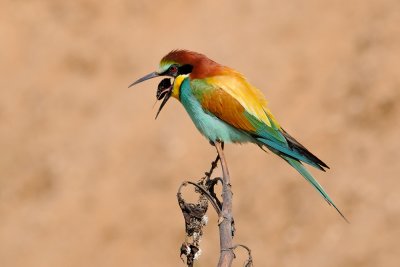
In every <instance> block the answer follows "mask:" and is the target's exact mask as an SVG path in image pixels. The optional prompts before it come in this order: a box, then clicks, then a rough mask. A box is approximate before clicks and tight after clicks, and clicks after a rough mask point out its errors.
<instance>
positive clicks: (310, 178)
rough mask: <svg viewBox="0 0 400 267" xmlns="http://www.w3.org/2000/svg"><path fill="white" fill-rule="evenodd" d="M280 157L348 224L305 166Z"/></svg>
mask: <svg viewBox="0 0 400 267" xmlns="http://www.w3.org/2000/svg"><path fill="white" fill-rule="evenodd" d="M279 156H280V157H281V158H283V159H284V160H285V161H286V162H287V163H289V164H290V165H291V166H292V167H293V168H295V169H296V170H297V171H298V172H299V173H300V174H301V175H302V176H303V177H304V178H305V179H306V180H307V181H308V182H309V183H310V184H311V185H312V186H313V187H314V188H315V189H316V190H317V191H318V192H319V193H320V194H321V196H322V197H323V198H324V199H325V200H326V202H328V204H329V205H331V206H333V207H334V208H335V209H336V210H337V212H338V213H339V214H340V216H342V217H343V219H344V220H345V221H346V222H349V221H348V220H347V219H346V217H345V216H344V215H343V213H342V212H341V211H340V210H339V209H338V208H337V207H336V205H335V203H333V200H332V199H331V198H330V197H329V195H328V194H327V193H326V192H325V190H324V189H323V188H322V186H321V185H320V184H319V183H318V182H317V180H315V178H314V177H313V176H312V175H311V173H309V172H308V171H307V169H306V168H305V167H304V166H303V164H301V162H300V161H298V160H295V159H293V158H291V157H288V156H286V155H282V154H281V155H279Z"/></svg>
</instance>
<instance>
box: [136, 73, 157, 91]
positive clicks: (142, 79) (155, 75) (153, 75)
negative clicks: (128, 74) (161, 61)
mask: <svg viewBox="0 0 400 267" xmlns="http://www.w3.org/2000/svg"><path fill="white" fill-rule="evenodd" d="M158 76H160V74H158V72H152V73H149V74H147V75H146V76H144V77H142V78H140V79H139V80H137V81H136V82H134V83H132V84H131V85H129V86H128V88H129V87H132V86H134V85H135V84H138V83H141V82H144V81H146V80H149V79H153V78H156V77H158Z"/></svg>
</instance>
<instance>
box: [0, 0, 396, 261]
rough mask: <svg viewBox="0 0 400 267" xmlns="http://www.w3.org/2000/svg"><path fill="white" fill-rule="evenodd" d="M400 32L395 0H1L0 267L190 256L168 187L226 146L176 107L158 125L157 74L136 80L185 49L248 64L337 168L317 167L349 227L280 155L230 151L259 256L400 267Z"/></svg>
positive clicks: (298, 131)
mask: <svg viewBox="0 0 400 267" xmlns="http://www.w3.org/2000/svg"><path fill="white" fill-rule="evenodd" d="M399 25H400V2H399V1H398V0H352V1H348V0H342V1H339V0H335V1H328V0H326V1H317V0H314V1H313V0H309V1H306V0H304V1H294V0H293V1H278V0H268V1H265V0H254V1H211V0H210V1H183V0H182V1H135V0H129V1H128V0H116V1H107V2H106V1H103V3H100V2H99V1H94V0H93V1H90V0H87V1H84V0H81V1H58V0H52V1H50V0H49V1H6V0H3V1H1V2H0V77H1V78H0V151H1V152H0V266H2V267H18V266H32V267H46V266H58V267H64V266H96V267H103V266H120V267H123V266H183V264H182V263H181V262H180V259H179V257H178V249H179V247H180V244H181V242H182V240H183V237H184V234H183V218H182V217H181V214H180V210H179V208H178V205H177V203H176V198H175V193H176V190H177V187H178V186H179V184H180V182H181V181H182V180H184V179H197V178H198V177H200V176H201V174H202V172H203V171H205V170H206V169H207V168H208V167H209V162H210V160H211V159H212V158H214V155H215V151H214V149H213V148H212V147H211V146H209V145H208V142H207V141H206V140H205V139H204V138H203V137H202V136H201V135H200V134H198V133H197V131H196V129H195V128H194V126H193V125H192V123H191V121H190V120H189V117H188V116H187V115H186V114H185V111H184V109H183V108H182V107H181V106H180V104H179V103H178V102H177V101H171V102H169V104H168V105H167V107H166V108H165V110H164V111H163V113H161V115H160V117H159V119H158V120H157V121H154V116H155V113H156V109H152V105H153V103H154V101H155V89H156V86H157V84H158V80H153V81H149V82H147V83H145V84H142V85H140V86H137V87H136V88H132V89H127V85H128V84H130V83H131V82H132V81H134V80H135V79H136V78H139V77H141V76H142V75H144V74H147V73H148V72H150V71H154V70H156V69H157V66H158V62H159V59H160V58H161V57H162V56H163V55H164V54H166V53H167V52H168V51H170V50H172V49H175V48H186V49H192V50H195V51H199V52H203V53H205V54H207V55H209V56H210V57H211V58H213V59H215V60H216V61H218V62H221V63H223V64H225V65H229V66H231V67H234V68H236V69H238V70H239V71H241V72H243V73H244V74H245V75H246V76H247V77H248V78H249V80H250V81H251V82H252V83H253V84H254V85H256V86H257V87H259V88H260V89H262V91H263V92H264V93H265V94H266V95H267V97H268V99H269V100H270V107H271V109H272V111H273V113H274V114H275V115H276V117H277V118H278V119H279V120H280V122H281V124H282V125H283V126H284V127H285V129H286V130H287V131H288V132H290V133H291V134H292V135H293V136H295V137H296V138H297V139H299V140H300V141H301V142H302V143H303V144H305V145H306V146H307V147H308V148H309V149H310V150H311V151H313V152H314V153H315V154H317V155H318V156H319V157H320V158H321V159H323V160H324V161H325V162H327V163H328V165H329V166H331V170H330V171H328V172H327V173H322V172H318V171H314V170H313V173H314V174H315V175H316V176H317V177H318V180H319V181H320V182H321V183H322V184H323V185H324V187H325V188H326V189H327V191H328V192H329V193H330V195H331V196H332V198H333V199H334V200H335V202H336V204H337V205H338V206H339V207H340V208H341V209H342V210H343V212H344V213H345V214H346V215H347V217H348V218H349V219H350V221H351V224H350V225H348V224H346V223H345V222H344V221H343V220H342V219H341V218H340V216H339V215H338V214H336V212H335V211H334V210H333V209H332V208H330V207H329V206H328V205H327V204H326V203H325V202H324V201H323V200H322V198H321V197H320V196H319V195H318V194H317V193H316V192H315V191H314V190H313V189H312V188H311V187H310V186H309V185H308V184H307V183H306V182H304V181H303V180H302V178H301V177H300V176H299V175H298V174H296V173H295V171H293V170H292V169H291V168H290V167H289V166H288V165H287V164H286V163H284V162H283V161H281V160H279V159H277V158H276V157H274V156H272V155H271V154H265V153H264V152H262V151H261V150H259V149H258V147H256V146H251V145H246V146H232V145H231V146H228V147H227V149H226V151H227V152H226V153H227V157H228V162H229V164H230V168H231V169H230V171H231V175H232V182H233V190H234V212H235V220H236V226H237V229H238V231H237V236H236V239H235V240H236V241H237V242H240V243H244V244H246V245H248V246H249V247H251V248H252V249H253V254H254V258H255V263H256V266H290V267H296V266H310V267H312V266H328V267H333V266H349V267H350V266H351V267H353V266H364V267H368V266H385V267H391V266H400V244H399V237H400V226H399V225H400V191H399V190H400V189H399V187H400V179H399V173H400V163H399V158H400V141H399V137H400V75H399V74H400V73H399V70H400V26H399ZM210 217H211V218H210V223H209V226H208V227H207V229H206V237H205V238H204V240H203V243H202V247H203V255H202V257H201V259H200V261H199V262H198V264H197V266H214V265H215V263H216V261H217V256H218V255H217V254H218V247H217V244H218V235H217V227H216V218H215V215H210ZM238 255H239V256H240V259H243V257H242V256H241V253H238ZM235 264H236V265H235V266H241V264H242V262H240V261H236V262H235Z"/></svg>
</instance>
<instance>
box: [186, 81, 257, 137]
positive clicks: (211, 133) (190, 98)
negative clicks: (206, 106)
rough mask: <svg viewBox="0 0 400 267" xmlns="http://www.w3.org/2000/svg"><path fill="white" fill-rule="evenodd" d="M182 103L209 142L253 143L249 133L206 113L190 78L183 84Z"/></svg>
mask: <svg viewBox="0 0 400 267" xmlns="http://www.w3.org/2000/svg"><path fill="white" fill-rule="evenodd" d="M180 101H181V103H182V105H183V106H184V107H185V109H186V111H187V113H188V114H189V116H190V118H191V119H192V121H193V123H194V124H195V125H196V127H197V129H198V130H199V131H200V133H201V134H202V135H204V136H205V137H206V138H207V139H208V140H210V141H213V142H215V141H217V140H218V141H222V142H226V143H231V142H233V143H245V142H251V141H252V138H251V137H250V136H249V135H248V134H247V133H245V132H243V131H241V130H238V129H236V128H234V127H232V126H230V125H229V124H227V123H225V122H223V121H222V120H220V119H218V118H217V117H215V116H214V115H212V114H210V113H207V112H205V111H204V110H203V108H202V107H201V105H200V103H199V101H198V100H197V98H196V97H195V96H194V95H193V93H192V90H191V88H190V82H189V79H188V78H186V79H185V80H184V81H183V82H182V84H181V89H180Z"/></svg>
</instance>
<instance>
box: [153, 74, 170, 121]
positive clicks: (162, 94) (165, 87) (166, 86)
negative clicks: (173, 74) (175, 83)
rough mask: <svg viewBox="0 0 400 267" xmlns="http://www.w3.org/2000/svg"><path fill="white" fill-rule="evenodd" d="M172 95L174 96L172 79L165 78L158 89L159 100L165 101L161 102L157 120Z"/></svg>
mask: <svg viewBox="0 0 400 267" xmlns="http://www.w3.org/2000/svg"><path fill="white" fill-rule="evenodd" d="M171 94H172V84H171V79H169V78H165V79H163V80H162V81H161V82H160V83H159V84H158V88H157V100H161V99H163V101H162V102H161V105H160V108H159V109H158V111H157V115H156V119H157V117H158V114H160V112H161V110H162V108H163V107H164V106H165V104H166V103H167V101H168V100H169V98H170V97H171Z"/></svg>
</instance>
